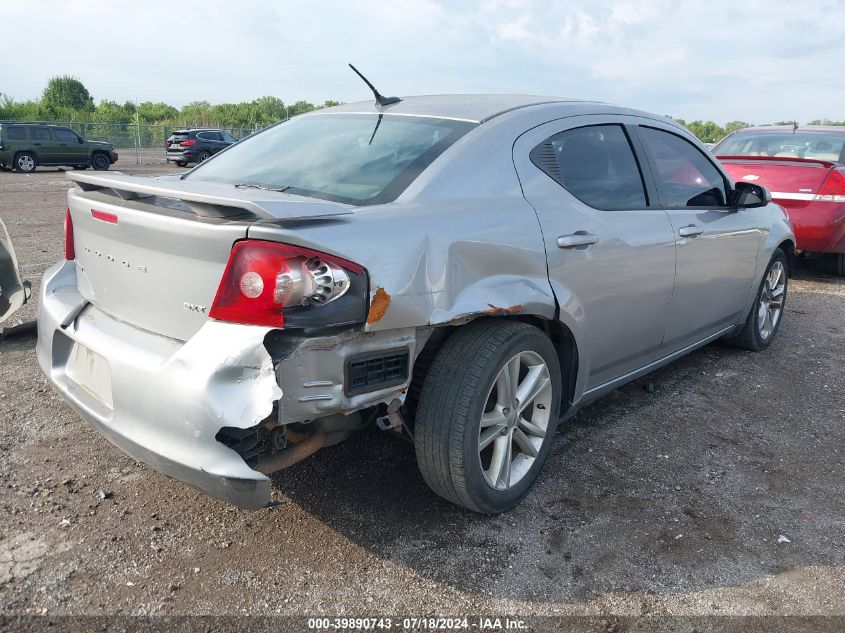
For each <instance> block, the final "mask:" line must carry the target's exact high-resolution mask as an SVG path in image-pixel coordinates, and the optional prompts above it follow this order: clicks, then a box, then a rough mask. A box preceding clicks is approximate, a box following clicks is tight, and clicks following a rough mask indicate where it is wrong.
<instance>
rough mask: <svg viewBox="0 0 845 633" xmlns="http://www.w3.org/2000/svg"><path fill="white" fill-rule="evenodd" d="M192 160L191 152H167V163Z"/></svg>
mask: <svg viewBox="0 0 845 633" xmlns="http://www.w3.org/2000/svg"><path fill="white" fill-rule="evenodd" d="M193 160H194V155H193V153H192V152H170V151H168V152H167V162H168V163H176V162H179V163H190V162H192V161H193Z"/></svg>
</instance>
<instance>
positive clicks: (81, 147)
mask: <svg viewBox="0 0 845 633" xmlns="http://www.w3.org/2000/svg"><path fill="white" fill-rule="evenodd" d="M115 162H117V152H115V151H114V145H112V144H111V143H104V142H102V141H86V140H85V139H83V138H82V137H81V136H79V134H77V133H76V132H74V131H73V130H71V129H70V128H66V127H61V126H59V125H50V124H48V123H10V122H0V169H2V170H3V171H11V170H12V169H16V170H17V171H22V172H26V173H29V172H33V171H35V168H36V167H38V166H39V165H42V166H46V165H67V166H69V167H74V168H76V169H87V168H88V167H93V168H94V169H97V170H101V171H102V170H105V169H108V168H109V167H111V166H112V165H113V164H114V163H115Z"/></svg>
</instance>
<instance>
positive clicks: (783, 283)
mask: <svg viewBox="0 0 845 633" xmlns="http://www.w3.org/2000/svg"><path fill="white" fill-rule="evenodd" d="M788 285H789V266H788V264H787V259H786V254H785V253H784V252H783V251H782V250H781V249H777V250H775V252H774V255H772V259H771V261H769V265H768V267H767V268H766V273H765V274H764V275H763V280H762V281H761V282H760V287H759V288H758V289H757V296H756V297H755V298H754V304H753V305H752V306H751V312H750V313H749V315H748V318H747V319H746V320H745V325H744V326H743V327H742V331H741V332H740V333H739V334H737V335H735V336H732V337H731V338H729V339H726V342H727V343H728V344H730V345H733V346H735V347H741V348H743V349H747V350H751V351H752V352H759V351H761V350H764V349H766V348H767V347H768V346H769V345H771V343H772V341H773V340H774V339H775V335H776V334H777V332H778V329H779V328H780V324H781V321H783V310H784V306H785V305H786V291H787V287H788Z"/></svg>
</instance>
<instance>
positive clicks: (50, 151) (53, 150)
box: [29, 125, 62, 165]
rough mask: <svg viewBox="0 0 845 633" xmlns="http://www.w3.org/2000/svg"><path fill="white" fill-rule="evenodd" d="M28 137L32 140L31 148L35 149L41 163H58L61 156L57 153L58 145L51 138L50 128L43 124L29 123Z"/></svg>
mask: <svg viewBox="0 0 845 633" xmlns="http://www.w3.org/2000/svg"><path fill="white" fill-rule="evenodd" d="M29 138H30V139H31V141H32V148H33V150H35V154H36V158H37V159H38V162H39V163H40V164H42V165H55V164H57V163H60V162H61V160H62V158H61V154H60V153H59V146H58V145H57V144H56V142H55V141H54V140H53V135H52V134H51V133H50V128H48V127H46V126H43V125H30V126H29Z"/></svg>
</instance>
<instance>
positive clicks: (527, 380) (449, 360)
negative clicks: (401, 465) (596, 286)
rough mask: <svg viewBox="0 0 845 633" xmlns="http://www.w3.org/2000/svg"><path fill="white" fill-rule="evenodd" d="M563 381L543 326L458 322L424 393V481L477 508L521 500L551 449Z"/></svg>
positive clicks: (420, 420) (419, 436) (420, 442)
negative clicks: (542, 328) (462, 324)
mask: <svg viewBox="0 0 845 633" xmlns="http://www.w3.org/2000/svg"><path fill="white" fill-rule="evenodd" d="M514 377H515V378H514ZM513 385H516V386H517V388H514V387H513ZM561 385H562V379H561V375H560V365H559V362H558V357H557V352H556V351H555V348H554V346H553V345H552V342H551V341H550V340H549V338H548V337H547V336H546V335H545V334H544V333H543V332H542V331H540V330H539V329H537V328H535V327H533V326H531V325H528V324H526V323H519V322H515V321H503V320H485V321H479V322H475V323H471V324H469V325H467V326H465V327H463V328H461V329H459V330H458V331H457V332H456V333H455V334H453V335H452V336H451V337H450V338H449V339H447V341H446V342H445V343H444V344H443V347H441V348H440V350H439V351H438V352H437V355H436V356H435V358H434V361H433V362H432V364H431V367H430V368H429V370H428V373H427V374H426V377H425V380H424V382H423V387H422V391H421V393H420V397H419V405H418V409H417V415H416V424H415V431H414V435H415V441H414V443H415V445H416V454H417V463H418V465H419V469H420V472H421V473H422V476H423V478H424V479H425V481H426V483H427V484H428V485H429V486H430V487H431V489H432V490H433V491H434V492H436V493H437V494H438V495H440V496H441V497H443V498H444V499H446V500H447V501H451V502H452V503H455V504H457V505H461V506H463V507H465V508H468V509H470V510H473V511H475V512H481V513H484V514H496V513H499V512H504V511H506V510H509V509H511V508H513V507H514V506H516V505H517V504H518V503H519V502H520V501H521V500H522V498H523V497H524V496H525V495H526V494H527V493H528V490H529V488H530V487H531V484H532V483H533V482H534V479H536V477H537V474H538V473H539V472H540V470H541V469H542V467H543V464H544V463H545V461H546V458H547V456H548V453H549V450H550V447H551V445H552V441H553V437H554V434H555V430H556V428H557V422H558V414H559V413H558V412H559V408H560V396H561V389H562V387H561ZM532 386H533V388H532ZM520 398H522V402H520Z"/></svg>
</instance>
